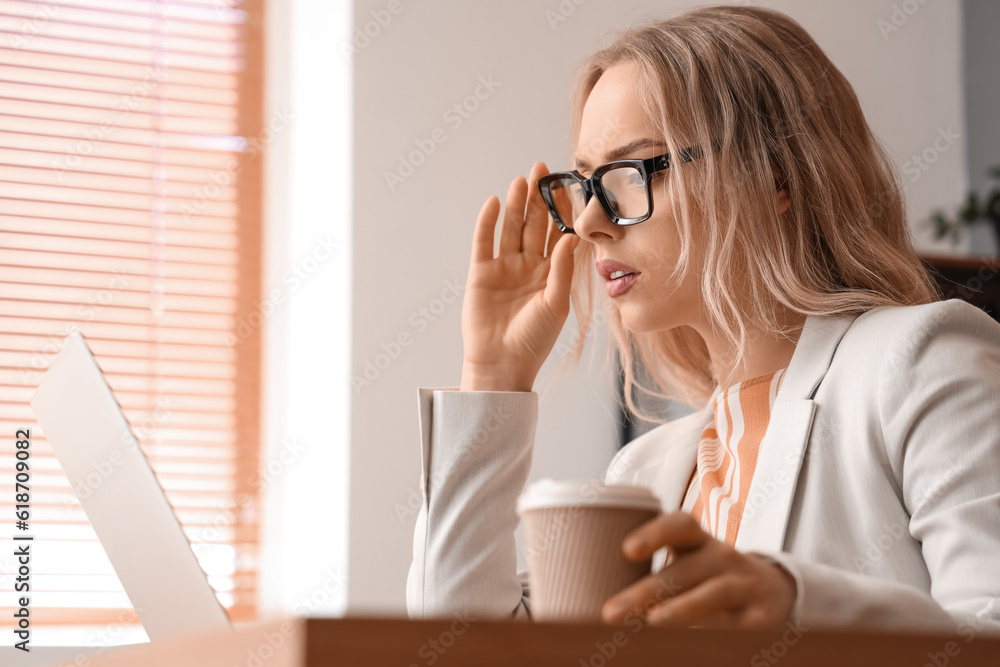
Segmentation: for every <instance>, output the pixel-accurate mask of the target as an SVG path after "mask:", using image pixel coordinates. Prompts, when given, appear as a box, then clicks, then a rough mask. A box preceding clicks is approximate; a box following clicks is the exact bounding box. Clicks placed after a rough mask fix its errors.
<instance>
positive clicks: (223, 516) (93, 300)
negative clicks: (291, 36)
mask: <svg viewBox="0 0 1000 667" xmlns="http://www.w3.org/2000/svg"><path fill="white" fill-rule="evenodd" d="M262 7H263V1H262V0H243V1H242V2H240V1H239V0H205V1H203V2H199V1H197V0H183V1H173V0H161V1H146V0H57V1H52V2H29V1H25V0H3V1H2V2H0V410H2V415H0V525H3V527H4V528H3V530H4V534H7V535H9V534H10V533H11V532H12V531H13V530H14V528H13V517H14V507H13V505H14V488H13V486H14V485H13V461H14V434H15V431H16V430H17V429H19V428H26V427H30V428H32V461H33V462H34V466H33V469H32V501H31V504H32V517H31V521H30V525H31V528H30V530H31V533H30V534H33V535H34V536H35V540H36V542H35V544H36V547H35V549H36V550H37V555H36V557H35V560H34V561H33V571H32V581H33V593H34V595H33V597H32V615H33V618H34V623H36V624H46V623H108V622H115V621H121V620H122V614H123V612H122V611H121V610H122V609H123V608H128V607H130V604H129V602H128V598H127V597H126V596H125V594H124V592H123V591H122V589H121V585H120V584H119V582H118V579H117V577H116V576H115V574H114V571H113V569H112V567H111V565H110V563H109V562H108V560H107V558H106V556H104V553H103V550H102V549H101V547H100V545H99V543H98V542H97V539H96V536H95V535H94V533H93V530H92V529H91V527H90V525H89V523H88V521H87V519H86V517H85V515H84V513H83V510H82V508H81V507H80V504H79V502H78V500H77V496H76V495H75V493H80V494H82V493H87V492H88V490H87V489H76V490H74V489H71V488H70V486H69V482H68V481H67V479H66V478H65V476H64V475H62V473H61V471H60V470H59V466H58V463H57V462H56V460H55V458H54V456H53V455H52V453H51V451H50V450H49V449H48V447H47V444H46V442H45V439H44V436H43V434H42V433H41V432H40V430H38V427H37V425H36V424H35V422H34V416H33V414H32V412H31V408H30V406H29V403H28V401H29V399H30V397H31V394H32V392H33V391H34V388H35V387H36V386H37V384H38V382H39V381H40V380H41V377H42V375H43V372H44V370H45V368H47V367H48V364H49V363H50V362H51V360H52V359H53V358H54V356H55V354H56V353H57V351H58V349H59V347H60V346H61V343H62V339H63V337H64V335H65V334H66V333H67V332H68V331H69V330H70V329H71V328H74V327H75V328H79V330H80V331H81V332H82V333H83V334H84V336H86V337H87V340H88V342H89V344H90V346H91V348H92V350H93V352H94V354H95V356H96V357H97V360H98V363H99V364H100V366H101V368H102V369H103V371H104V372H105V375H106V377H107V379H108V382H109V384H110V385H111V388H112V390H113V391H114V393H115V396H116V397H117V399H118V401H119V403H121V404H122V406H123V408H124V410H125V415H126V417H127V418H128V420H129V422H130V423H131V424H132V427H133V430H134V431H135V432H136V435H137V437H138V439H139V442H140V444H141V446H142V448H143V450H144V451H145V452H146V455H147V457H148V458H149V460H150V463H151V465H152V466H153V469H154V470H155V471H156V474H157V477H158V478H159V480H160V483H161V485H162V486H163V487H164V489H165V492H166V494H167V498H168V500H169V501H170V503H171V504H172V505H173V507H174V509H175V511H176V513H177V515H178V518H179V519H180V520H181V522H182V524H183V526H184V530H185V532H186V533H187V535H188V537H189V539H190V540H191V541H192V544H193V547H194V550H195V553H196V554H197V555H198V558H199V561H200V562H201V565H202V567H203V568H204V569H205V571H206V573H207V574H208V575H209V581H210V583H211V584H212V586H213V587H214V588H215V590H216V593H217V595H218V597H219V598H220V600H221V601H222V602H223V604H224V605H225V606H226V607H227V608H228V610H229V614H230V617H231V618H233V619H246V618H251V617H253V616H254V615H255V607H256V605H255V598H256V588H257V566H258V563H257V543H258V525H257V517H258V507H257V500H258V493H257V491H258V490H259V489H258V487H259V482H258V479H259V478H258V476H257V471H258V458H259V454H258V452H259V447H260V436H259V412H260V410H259V408H260V395H261V388H260V366H261V363H260V340H259V338H260V337H259V326H260V322H259V317H260V313H259V304H260V281H261V275H260V274H261V266H260V264H261V262H260V254H261V248H260V245H261V218H260V210H261V172H262V169H261V162H262V160H261V158H260V157H259V153H260V151H261V150H262V149H263V146H264V144H266V142H267V140H268V138H267V133H268V132H270V131H271V130H268V129H264V130H262V126H263V115H264V114H263V112H262V99H261V98H262V80H261V72H262V69H263V66H262V63H263V54H262V52H263V48H262V35H261V32H262V28H261V26H262V16H261V14H262ZM255 318H256V319H255ZM99 472H100V471H98V473H99ZM5 551H6V550H5ZM2 559H3V560H2V561H0V562H3V563H4V568H3V569H4V570H5V571H7V572H9V571H10V569H9V568H10V566H11V565H12V561H11V559H10V556H9V555H4V556H2ZM6 593H8V591H4V594H6ZM0 599H6V600H9V599H10V598H7V597H4V598H0ZM8 604H9V603H8ZM2 606H4V607H5V606H7V605H2ZM8 611H9V610H8V609H0V613H3V614H7V613H8Z"/></svg>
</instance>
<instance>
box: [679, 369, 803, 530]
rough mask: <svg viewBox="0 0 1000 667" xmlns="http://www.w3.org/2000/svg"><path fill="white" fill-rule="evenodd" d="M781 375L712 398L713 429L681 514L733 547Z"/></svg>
mask: <svg viewBox="0 0 1000 667" xmlns="http://www.w3.org/2000/svg"><path fill="white" fill-rule="evenodd" d="M785 370H786V369H781V370H778V371H773V372H771V373H768V374H767V375H760V376H757V377H755V378H750V379H748V380H744V381H743V382H740V383H738V384H734V385H733V386H731V387H729V388H728V389H726V390H725V391H723V392H720V393H719V394H717V395H716V397H715V402H714V403H713V405H712V411H713V413H714V414H715V423H714V424H710V425H709V426H707V427H706V428H705V430H704V431H702V434H701V440H700V442H699V444H698V460H697V465H696V467H695V471H694V474H693V476H692V480H691V481H692V483H691V486H690V488H689V489H688V495H687V497H686V499H685V501H684V505H683V507H684V509H686V510H688V511H690V512H691V514H692V515H694V517H695V518H697V519H699V520H700V521H701V525H702V528H703V529H704V530H705V532H707V533H709V534H710V535H713V536H714V537H715V538H716V539H718V540H722V541H724V542H726V543H728V544H735V543H736V536H737V534H738V533H739V529H740V520H741V519H742V517H743V507H744V505H745V503H746V499H747V494H748V492H749V490H750V481H751V480H752V479H753V473H754V469H755V468H756V466H757V451H758V448H759V447H760V442H761V440H763V438H764V433H765V431H767V424H768V422H769V421H770V418H771V408H772V407H773V406H774V399H775V396H776V395H777V393H778V386H779V385H780V384H781V378H782V376H783V375H784V374H785Z"/></svg>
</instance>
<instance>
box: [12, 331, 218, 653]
mask: <svg viewBox="0 0 1000 667" xmlns="http://www.w3.org/2000/svg"><path fill="white" fill-rule="evenodd" d="M31 407H32V409H33V410H34V412H35V417H36V418H37V419H38V424H39V426H40V427H41V430H42V432H43V433H44V434H45V436H46V438H47V439H48V441H49V444H50V445H51V447H52V451H53V452H54V453H55V455H56V458H57V459H58V461H59V464H60V465H61V466H62V469H63V471H64V472H65V473H66V476H67V477H68V478H69V481H70V484H71V485H72V486H73V488H81V486H82V487H83V488H88V489H91V490H92V492H91V493H90V495H88V496H87V497H86V498H80V504H81V505H82V506H83V510H84V512H86V514H87V518H88V519H89V520H90V523H91V525H93V527H94V532H95V533H96V534H97V537H98V539H100V541H101V545H102V546H103V547H104V551H105V552H106V553H107V555H108V559H109V560H110V561H111V564H112V565H113V566H114V568H115V572H116V573H117V574H118V578H119V580H120V581H121V583H122V587H123V588H124V589H125V593H126V594H127V595H128V597H129V600H131V601H132V605H133V606H134V607H135V610H136V613H137V614H138V616H139V620H140V621H142V626H143V629H144V630H145V631H146V635H147V636H148V637H149V640H150V641H157V640H161V639H164V638H167V637H171V636H175V635H181V634H184V633H188V632H193V631H199V630H209V629H212V628H222V627H230V623H229V618H228V616H227V615H226V611H225V609H224V608H223V606H222V604H221V603H220V602H219V600H218V598H216V596H215V592H214V591H213V590H212V587H211V586H210V585H209V583H208V579H207V578H206V577H205V573H204V571H203V570H202V569H201V566H200V565H199V564H198V560H197V558H196V557H195V555H194V552H193V551H192V550H191V545H190V543H189V542H188V540H187V537H186V536H185V535H184V532H183V530H182V529H181V526H180V523H179V522H178V521H177V517H176V516H175V515H174V512H173V509H172V508H171V507H170V504H169V503H168V502H167V498H166V496H165V495H164V493H163V489H162V488H161V487H160V485H159V482H158V481H157V479H156V476H155V475H154V474H153V470H152V469H151V468H150V466H149V462H148V461H147V460H146V457H145V455H144V454H143V453H142V450H141V449H140V448H139V446H138V443H137V441H136V438H135V436H134V434H133V433H132V430H131V428H130V427H129V425H128V422H127V421H126V420H125V416H124V415H123V414H122V410H121V407H120V406H119V405H118V402H117V401H116V400H115V397H114V395H113V394H112V393H111V388H110V387H109V386H108V384H107V382H106V381H105V379H104V376H103V374H102V373H101V370H100V368H99V367H98V365H97V362H96V361H95V360H94V357H93V355H92V354H91V352H90V349H89V348H88V347H87V343H86V341H85V340H84V338H83V335H82V334H80V332H78V331H74V332H72V333H70V334H69V335H68V336H67V337H66V344H65V346H64V347H63V349H62V351H60V352H59V354H58V355H57V356H56V358H55V360H53V362H52V365H51V366H50V367H49V369H48V371H47V372H46V373H45V377H43V378H42V382H41V383H40V384H39V386H38V389H37V390H36V391H35V394H34V396H32V398H31ZM95 464H96V465H98V466H99V467H102V468H103V469H104V470H106V471H107V470H109V467H110V473H109V474H108V475H106V476H104V475H102V480H101V481H100V482H99V483H98V484H96V485H95V484H92V483H89V482H88V481H87V477H88V475H90V476H91V477H93V473H94V470H95V467H94V466H95ZM92 481H93V480H92Z"/></svg>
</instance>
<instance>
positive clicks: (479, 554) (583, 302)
mask: <svg viewBox="0 0 1000 667" xmlns="http://www.w3.org/2000/svg"><path fill="white" fill-rule="evenodd" d="M572 138H573V145H574V146H575V159H576V171H575V172H560V173H557V174H548V172H547V170H546V168H545V165H543V164H540V163H539V164H536V165H535V166H534V167H533V168H532V170H531V173H530V175H529V178H528V179H527V181H526V180H525V179H523V178H520V177H519V178H518V179H516V180H515V181H514V182H513V183H512V184H511V186H510V190H509V191H508V194H507V200H506V209H505V213H504V216H503V221H502V223H501V229H500V238H499V242H498V248H496V249H495V248H494V231H495V226H496V223H497V218H498V215H499V200H498V199H496V198H495V197H491V198H490V199H489V200H488V201H487V202H486V204H485V205H484V207H483V209H482V211H481V212H480V215H479V219H478V222H477V224H476V229H475V233H474V238H473V254H472V262H471V266H470V269H469V279H468V283H467V287H466V294H465V300H464V305H463V313H462V334H463V340H464V365H463V370H462V379H461V385H460V386H459V387H458V391H455V390H454V389H450V390H437V391H435V390H432V389H421V390H420V407H421V413H420V415H421V433H422V441H423V442H422V447H423V460H424V464H423V465H424V469H423V495H424V498H423V500H424V504H423V507H422V509H421V511H420V514H419V516H418V520H417V528H416V534H415V538H414V561H413V565H412V566H411V570H410V576H409V580H408V585H407V598H408V608H409V611H410V614H411V615H413V616H425V615H449V614H455V613H470V614H473V615H475V616H477V617H485V616H493V617H510V616H511V615H513V616H515V617H519V616H530V596H529V595H528V593H527V589H526V586H525V577H524V573H520V574H518V573H517V572H516V571H515V568H516V557H515V544H514V530H515V527H516V525H517V517H516V514H515V500H516V498H517V496H518V495H519V493H520V492H521V490H522V487H523V486H524V484H525V481H526V479H527V476H528V472H529V468H530V461H531V451H532V446H533V442H532V441H533V436H534V427H535V418H536V414H537V395H536V394H535V393H533V392H532V386H533V383H534V380H535V377H536V375H537V373H538V371H539V368H540V367H541V365H542V363H543V361H544V360H545V359H546V357H547V356H548V354H549V353H550V351H551V350H552V348H553V346H554V344H555V342H556V338H557V336H558V334H559V332H560V330H561V328H562V326H563V324H564V322H565V320H566V318H567V316H568V313H569V307H570V301H571V299H572V302H573V304H574V309H575V312H576V313H577V315H578V318H579V324H580V331H582V332H584V333H585V332H586V330H587V328H588V327H587V324H588V322H589V321H590V318H591V313H592V312H593V300H592V297H591V291H590V287H591V281H592V276H593V274H592V273H591V272H592V271H594V270H595V269H596V273H598V274H599V275H600V277H601V278H602V279H603V281H604V282H605V287H606V291H607V295H608V301H607V302H608V303H609V307H608V309H607V312H608V313H609V315H608V321H609V327H610V330H611V332H612V333H613V340H614V341H615V344H616V346H617V349H618V352H619V354H620V356H621V358H622V360H623V366H624V370H625V374H626V392H625V396H626V400H627V401H628V403H629V406H630V407H633V408H634V405H633V404H632V398H631V395H632V386H633V378H632V376H633V368H634V366H633V357H635V356H637V357H638V358H639V359H640V360H641V361H642V363H643V365H644V367H645V368H646V369H647V370H648V371H649V372H650V374H651V376H652V378H653V379H654V380H655V381H656V384H657V386H658V388H659V389H660V390H661V391H662V393H664V394H666V395H669V396H674V397H676V398H679V399H680V400H683V401H685V402H687V403H689V404H691V405H695V406H701V405H704V406H705V407H704V409H702V410H699V411H697V412H695V413H694V414H692V415H690V416H688V417H685V418H683V419H678V420H675V421H673V422H670V423H667V424H664V425H662V426H659V427H658V428H656V429H654V430H653V431H651V432H649V433H647V434H645V435H643V436H642V437H640V438H638V439H636V440H635V441H633V442H631V443H629V444H628V445H627V446H626V447H625V448H624V449H622V450H621V451H620V452H619V454H618V455H617V456H616V457H615V458H614V460H613V461H612V462H611V464H610V466H609V469H608V472H607V475H606V481H607V482H608V483H626V484H640V485H644V486H648V487H650V488H652V489H653V490H654V491H655V492H656V493H657V494H658V496H659V497H660V499H661V500H662V502H663V508H664V513H663V514H662V515H661V516H660V517H659V518H657V519H655V520H653V521H651V522H650V523H648V524H646V525H644V526H643V527H641V528H640V529H638V530H637V531H636V532H634V533H633V534H632V535H630V536H629V538H628V539H626V541H625V544H624V545H623V549H624V551H625V554H626V555H627V556H628V557H630V558H633V559H637V560H638V559H643V558H647V557H649V555H650V554H654V556H655V558H654V568H653V573H652V574H651V575H650V576H649V577H647V578H645V579H644V580H642V581H640V582H638V583H637V584H635V585H633V586H632V587H630V588H628V589H626V590H624V591H622V592H621V593H619V594H618V595H616V596H614V597H613V598H611V599H610V600H608V602H607V604H606V605H605V606H604V609H603V617H604V619H605V620H607V621H609V622H621V621H622V620H623V619H625V618H626V617H627V615H628V614H629V613H635V612H636V611H637V610H638V611H640V613H641V614H642V615H643V616H644V617H645V618H646V620H648V622H649V623H651V624H656V625H680V626H722V627H767V626H780V625H782V624H784V623H787V622H796V623H799V624H801V625H804V626H805V627H813V626H816V625H843V624H864V625H865V626H866V627H880V628H884V629H890V628H898V627H907V628H914V627H921V628H938V629H947V630H951V631H956V630H957V631H959V632H968V633H972V634H974V633H976V632H979V631H981V630H983V629H986V628H991V629H996V628H997V627H1000V599H998V597H997V596H998V595H1000V558H997V556H996V555H997V554H998V553H1000V400H998V398H997V397H998V395H1000V325H997V324H996V323H995V322H994V321H993V320H992V319H991V318H990V317H989V316H988V315H986V314H985V313H983V312H982V311H980V310H979V309H977V308H975V307H973V306H971V305H969V304H966V303H964V302H961V301H957V300H947V301H941V300H940V296H939V294H938V293H937V291H936V289H935V287H934V286H933V283H932V281H931V280H930V278H929V277H928V275H927V273H926V271H925V269H924V267H923V266H922V265H921V263H920V261H919V260H918V257H917V255H916V254H915V252H914V250H913V248H912V246H911V243H910V240H909V235H908V227H907V223H906V218H905V211H904V203H903V200H902V198H901V195H900V191H899V187H898V184H897V181H896V178H895V175H894V172H893V170H892V166H891V163H890V162H889V160H888V159H887V157H886V155H885V153H884V152H883V151H882V149H881V148H880V147H879V145H878V143H877V141H876V139H875V138H874V137H873V135H872V133H871V130H870V129H869V127H868V125H867V123H866V122H865V119H864V116H863V114H862V111H861V108H860V105H859V103H858V100H857V97H856V96H855V94H854V92H853V90H852V88H851V86H850V85H849V84H848V82H847V81H846V80H845V79H844V77H843V75H841V73H840V72H839V71H838V70H837V69H836V67H834V66H833V64H832V63H831V62H830V60H829V59H828V58H827V57H826V56H825V55H824V54H823V52H822V51H821V50H820V48H819V47H818V46H817V45H816V44H815V42H814V41H813V40H812V39H811V38H810V37H809V35H808V34H807V33H806V32H805V31H804V30H803V29H802V28H801V26H799V25H798V24H797V23H795V22H794V21H793V20H791V19H790V18H789V17H787V16H785V15H784V14H781V13H779V12H776V11H772V10H767V9H761V8H753V7H710V8H703V9H699V10H696V11H692V12H690V13H688V14H685V15H683V16H680V17H678V18H674V19H670V20H667V21H662V22H659V23H653V24H650V25H647V26H642V27H638V28H635V29H632V30H630V31H628V32H626V33H625V34H624V35H623V36H621V37H620V38H619V39H618V40H617V41H616V42H615V43H614V44H613V45H611V46H610V47H608V48H606V49H604V50H602V51H600V52H598V53H595V54H594V55H593V56H591V58H590V59H589V60H588V62H587V63H586V66H585V67H584V69H583V72H582V75H581V77H580V80H579V84H578V88H577V95H576V100H575V106H574V109H573V136H572ZM623 160H624V162H622V161H623ZM609 163H613V164H609ZM550 217H551V222H550V221H549V218H550ZM547 233H548V235H547ZM494 255H496V256H494ZM571 286H572V288H573V289H572V297H571ZM579 345H582V340H581V341H579ZM577 356H578V355H577ZM667 553H669V554H670V558H669V560H666V559H665V558H664V555H665V554H667ZM665 561H666V565H665V566H663V567H661V565H663V564H664V562H665ZM665 584H669V590H670V591H671V595H669V596H668V597H666V598H665V599H663V598H662V596H661V597H660V598H657V600H656V601H655V603H653V604H650V603H649V601H650V600H651V598H652V596H653V595H654V593H655V592H656V591H662V590H664V585H665Z"/></svg>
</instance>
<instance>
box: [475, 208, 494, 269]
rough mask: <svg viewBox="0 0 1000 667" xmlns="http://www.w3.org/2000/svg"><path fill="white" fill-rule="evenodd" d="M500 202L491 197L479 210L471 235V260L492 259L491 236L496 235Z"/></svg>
mask: <svg viewBox="0 0 1000 667" xmlns="http://www.w3.org/2000/svg"><path fill="white" fill-rule="evenodd" d="M499 214H500V200H499V199H498V198H497V197H496V196H495V195H493V196H491V197H490V198H489V199H487V200H486V203H485V204H483V207H482V208H481V209H480V210H479V218H477V219H476V229H475V231H474V232H473V234H472V260H473V261H474V262H483V261H487V260H491V259H493V235H494V234H495V233H496V227H497V216H498V215H499Z"/></svg>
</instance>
